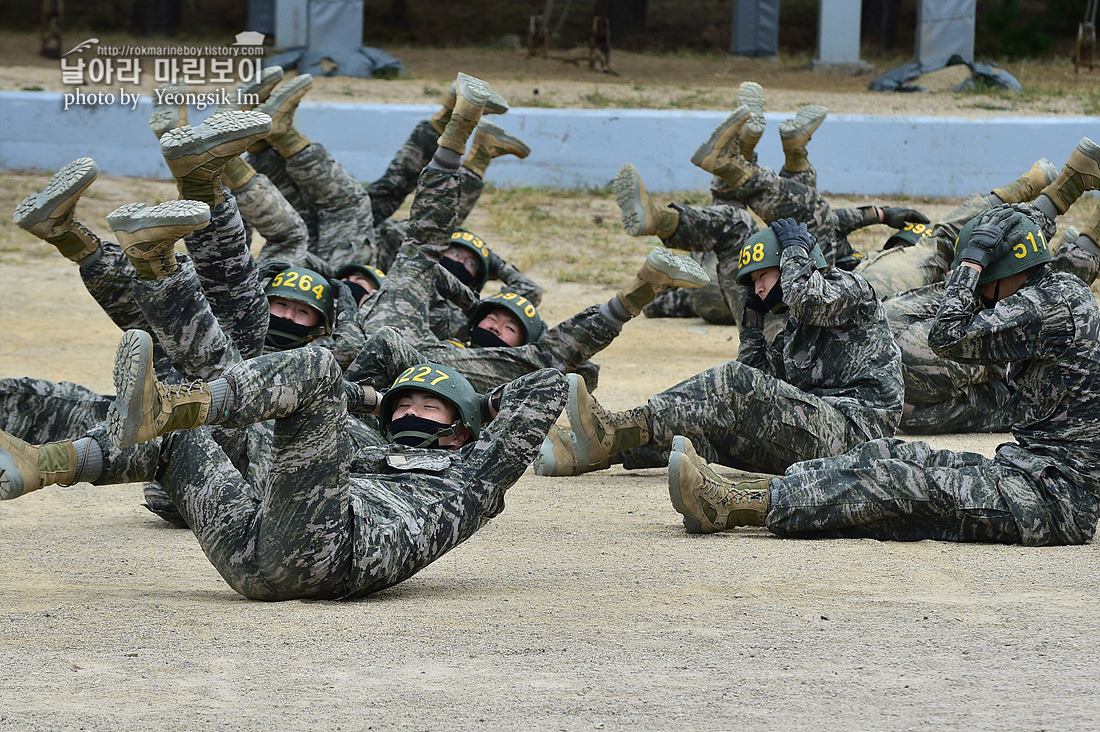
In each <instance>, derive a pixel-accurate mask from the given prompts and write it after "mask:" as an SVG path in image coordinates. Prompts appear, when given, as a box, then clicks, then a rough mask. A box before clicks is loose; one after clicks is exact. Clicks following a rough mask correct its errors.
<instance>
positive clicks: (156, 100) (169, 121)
mask: <svg viewBox="0 0 1100 732" xmlns="http://www.w3.org/2000/svg"><path fill="white" fill-rule="evenodd" d="M186 91H187V87H186V86H184V84H183V82H180V83H178V84H165V85H164V86H161V87H157V89H156V91H154V92H153V113H152V114H150V115H149V129H151V130H152V131H153V134H154V135H156V136H157V139H158V140H159V139H160V138H162V137H164V133H165V132H167V131H168V130H174V129H176V128H177V127H183V126H184V125H186V124H187V104H186V103H184V102H183V101H182V99H183V95H184V93H185V92H186ZM169 95H171V96H173V97H174V96H177V95H178V96H179V97H180V100H177V101H173V102H171V103H170V102H169V101H168V96H169ZM162 99H163V100H165V101H163V102H162V101H161V100H162Z"/></svg>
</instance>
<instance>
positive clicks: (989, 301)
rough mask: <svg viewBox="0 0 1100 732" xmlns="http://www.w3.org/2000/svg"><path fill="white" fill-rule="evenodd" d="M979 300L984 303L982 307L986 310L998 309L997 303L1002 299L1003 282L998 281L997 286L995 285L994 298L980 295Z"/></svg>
mask: <svg viewBox="0 0 1100 732" xmlns="http://www.w3.org/2000/svg"><path fill="white" fill-rule="evenodd" d="M978 299H979V300H981V301H982V305H983V306H984V307H985V309H986V310H992V309H993V308H995V307H997V301H998V300H1000V299H1001V281H1000V280H997V284H995V285H993V297H986V296H985V295H978Z"/></svg>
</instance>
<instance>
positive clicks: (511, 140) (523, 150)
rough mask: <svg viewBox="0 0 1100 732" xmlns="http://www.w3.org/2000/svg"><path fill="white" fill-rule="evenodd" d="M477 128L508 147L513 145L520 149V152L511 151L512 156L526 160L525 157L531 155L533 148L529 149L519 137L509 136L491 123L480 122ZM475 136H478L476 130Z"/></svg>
mask: <svg viewBox="0 0 1100 732" xmlns="http://www.w3.org/2000/svg"><path fill="white" fill-rule="evenodd" d="M477 128H478V129H479V130H484V131H485V132H488V133H489V134H490V135H492V136H493V137H495V138H496V139H498V140H500V141H501V142H503V143H504V144H506V145H512V146H514V147H516V148H518V149H519V152H512V151H509V152H510V153H511V154H512V155H515V156H516V157H517V158H520V159H522V158H525V157H527V156H528V155H530V154H531V148H529V147H527V143H525V142H524V141H523V140H521V139H519V138H518V137H515V136H513V135H509V134H508V133H507V132H505V131H504V130H502V129H500V128H499V127H497V126H496V125H494V124H492V123H491V122H480V123H478V126H477ZM474 134H475V135H477V131H476V130H475V132H474Z"/></svg>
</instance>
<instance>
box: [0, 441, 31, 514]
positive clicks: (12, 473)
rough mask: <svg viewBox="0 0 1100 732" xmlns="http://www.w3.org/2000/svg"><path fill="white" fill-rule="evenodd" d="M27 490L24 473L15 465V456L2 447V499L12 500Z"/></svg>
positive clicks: (0, 493) (0, 480)
mask: <svg viewBox="0 0 1100 732" xmlns="http://www.w3.org/2000/svg"><path fill="white" fill-rule="evenodd" d="M24 492H26V484H25V483H24V482H23V473H22V472H21V471H20V470H19V468H17V467H16V466H15V458H14V457H13V456H12V454H11V453H10V452H8V451H7V450H5V449H4V448H2V447H0V501H10V500H11V499H13V498H18V497H19V496H21V495H23V493H24Z"/></svg>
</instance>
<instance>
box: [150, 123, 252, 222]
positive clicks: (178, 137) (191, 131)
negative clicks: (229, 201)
mask: <svg viewBox="0 0 1100 732" xmlns="http://www.w3.org/2000/svg"><path fill="white" fill-rule="evenodd" d="M270 131H271V118H270V117H268V116H267V115H266V114H264V113H263V112H225V113H223V114H219V115H217V116H215V117H210V118H209V119H207V120H206V121H205V122H203V123H202V124H201V125H198V126H197V127H178V128H176V129H174V130H170V131H169V132H166V133H165V134H164V137H162V138H160V151H161V153H162V154H163V155H164V160H165V161H166V162H167V163H168V169H169V170H170V171H172V176H173V177H175V179H176V188H177V190H179V193H180V199H181V200H188V201H202V202H203V203H206V204H207V205H209V206H210V208H214V207H216V206H218V205H219V204H221V203H222V201H224V200H225V194H224V193H223V191H222V181H221V173H222V168H223V167H224V166H225V164H226V162H228V161H229V160H231V159H233V158H235V157H237V156H238V155H240V154H241V153H243V152H244V151H245V148H247V147H248V146H249V145H251V144H252V143H254V142H255V141H256V140H259V139H260V138H262V137H264V136H265V135H267V134H268V132H270Z"/></svg>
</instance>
